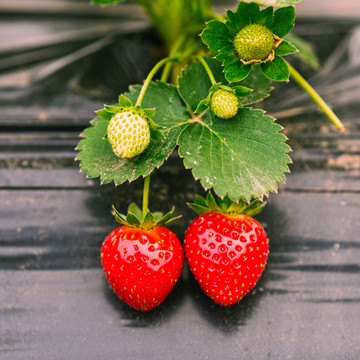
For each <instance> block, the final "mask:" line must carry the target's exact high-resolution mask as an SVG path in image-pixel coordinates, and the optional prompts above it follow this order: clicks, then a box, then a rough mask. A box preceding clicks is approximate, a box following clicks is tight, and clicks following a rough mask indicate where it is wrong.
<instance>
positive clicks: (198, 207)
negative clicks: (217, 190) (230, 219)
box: [188, 203, 209, 215]
mask: <svg viewBox="0 0 360 360" xmlns="http://www.w3.org/2000/svg"><path fill="white" fill-rule="evenodd" d="M188 205H189V206H190V207H191V208H192V209H193V210H194V211H195V212H196V213H197V214H198V215H202V214H206V213H208V212H209V208H208V207H207V205H206V206H201V205H199V204H195V203H188Z"/></svg>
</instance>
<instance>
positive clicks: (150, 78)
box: [135, 57, 178, 106]
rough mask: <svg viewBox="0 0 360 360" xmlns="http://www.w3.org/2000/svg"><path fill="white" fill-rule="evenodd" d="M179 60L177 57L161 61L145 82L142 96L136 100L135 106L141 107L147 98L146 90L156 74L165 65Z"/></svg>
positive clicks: (141, 92)
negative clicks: (145, 97)
mask: <svg viewBox="0 0 360 360" xmlns="http://www.w3.org/2000/svg"><path fill="white" fill-rule="evenodd" d="M177 60H178V58H176V57H166V58H164V59H162V60H160V61H159V62H158V63H157V64H156V65H155V66H154V67H153V68H152V70H151V71H150V72H149V74H148V76H147V77H146V79H145V81H144V84H143V86H142V88H141V91H140V94H139V96H138V98H137V100H136V104H135V106H140V105H141V102H142V100H143V98H144V96H145V93H146V90H147V88H148V86H149V84H150V82H151V80H152V78H153V77H154V76H155V74H156V73H157V72H158V71H159V69H160V68H161V67H162V66H163V65H165V64H166V63H167V62H170V61H177Z"/></svg>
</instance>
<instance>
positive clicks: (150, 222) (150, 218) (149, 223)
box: [141, 211, 156, 229]
mask: <svg viewBox="0 0 360 360" xmlns="http://www.w3.org/2000/svg"><path fill="white" fill-rule="evenodd" d="M155 225H156V220H155V216H154V215H153V214H152V213H151V212H150V211H148V212H147V213H146V215H145V218H144V220H143V221H142V222H141V227H142V228H144V229H152V228H153V227H154V226H155Z"/></svg>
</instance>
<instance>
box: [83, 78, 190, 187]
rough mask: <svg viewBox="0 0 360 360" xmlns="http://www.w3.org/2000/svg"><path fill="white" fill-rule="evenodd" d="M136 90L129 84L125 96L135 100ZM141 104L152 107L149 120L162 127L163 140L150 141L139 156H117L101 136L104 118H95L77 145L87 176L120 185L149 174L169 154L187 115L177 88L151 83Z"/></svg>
mask: <svg viewBox="0 0 360 360" xmlns="http://www.w3.org/2000/svg"><path fill="white" fill-rule="evenodd" d="M140 89H141V86H140V85H137V86H133V87H131V88H130V92H129V93H127V94H126V96H127V97H128V98H129V99H130V100H131V101H133V102H135V101H136V99H137V97H138V95H139V93H140ZM142 105H143V106H144V107H149V108H151V107H154V106H156V115H155V116H154V118H153V120H154V121H155V122H156V123H157V124H158V125H160V126H163V127H164V129H163V133H164V135H165V139H164V140H163V141H162V142H160V141H154V140H150V144H149V146H148V147H147V148H146V149H145V151H144V152H143V153H141V154H140V155H138V156H135V157H134V158H131V159H121V158H119V157H117V156H116V155H115V154H114V152H113V151H112V148H111V145H110V143H109V141H108V140H106V139H104V135H105V133H106V129H107V126H108V121H106V120H103V119H101V118H95V119H94V120H93V121H92V126H90V127H89V128H87V129H85V131H84V132H83V133H82V136H83V137H84V138H83V139H82V140H80V142H79V144H78V146H77V150H79V153H78V155H77V159H78V160H80V166H81V169H82V171H85V172H86V173H87V176H88V177H90V178H93V177H100V181H101V182H102V183H108V182H111V181H114V182H115V184H122V183H123V182H125V181H127V180H128V181H133V180H135V179H137V178H138V177H139V176H146V175H148V174H150V173H151V172H152V171H153V169H154V168H157V167H160V166H161V165H162V164H163V162H164V161H165V160H166V159H167V158H168V157H169V156H170V154H171V153H172V152H173V150H174V148H175V146H176V141H177V138H178V136H179V134H180V132H181V130H182V129H183V128H184V127H185V125H186V124H187V120H188V118H189V114H188V111H187V109H186V106H185V104H184V103H183V101H182V100H181V98H180V96H179V94H178V92H177V89H176V88H175V87H174V86H171V85H167V84H164V83H162V82H157V83H151V84H150V85H149V88H148V90H147V92H146V94H145V96H144V99H143V101H142Z"/></svg>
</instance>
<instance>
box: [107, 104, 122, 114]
mask: <svg viewBox="0 0 360 360" xmlns="http://www.w3.org/2000/svg"><path fill="white" fill-rule="evenodd" d="M105 110H106V111H107V112H109V113H112V114H113V115H115V114H117V113H118V112H119V111H120V110H121V107H120V106H118V105H105Z"/></svg>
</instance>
